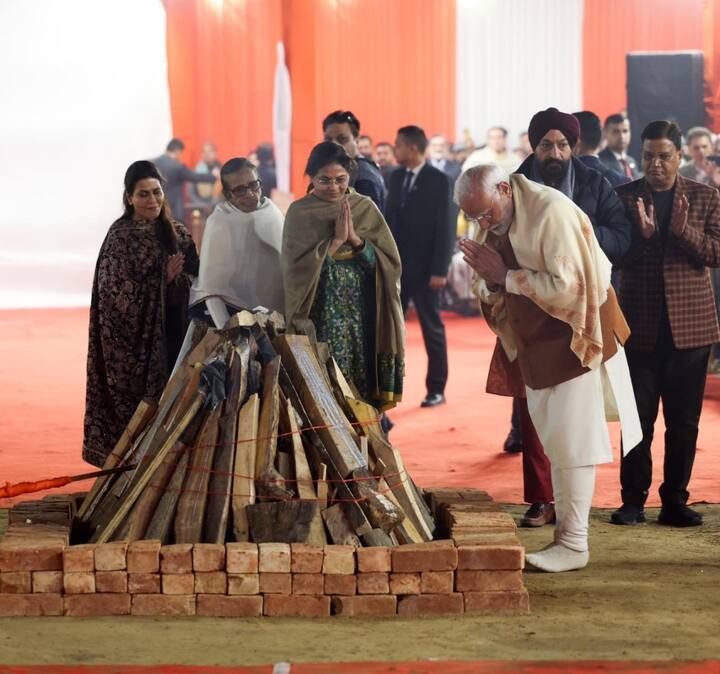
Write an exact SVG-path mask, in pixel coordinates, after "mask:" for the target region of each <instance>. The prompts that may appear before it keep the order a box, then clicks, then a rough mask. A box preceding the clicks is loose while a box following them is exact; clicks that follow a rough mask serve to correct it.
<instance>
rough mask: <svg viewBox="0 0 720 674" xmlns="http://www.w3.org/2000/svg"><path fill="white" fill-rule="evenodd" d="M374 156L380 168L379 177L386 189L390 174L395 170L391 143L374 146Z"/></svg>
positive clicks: (393, 149) (393, 151)
mask: <svg viewBox="0 0 720 674" xmlns="http://www.w3.org/2000/svg"><path fill="white" fill-rule="evenodd" d="M375 156H376V157H377V163H378V166H379V167H380V175H381V176H382V178H383V182H384V183H385V189H387V187H388V182H389V179H390V174H391V173H392V172H393V171H394V170H395V169H396V168H397V162H396V161H395V148H394V147H393V146H392V144H391V143H387V142H382V143H378V144H377V145H376V146H375Z"/></svg>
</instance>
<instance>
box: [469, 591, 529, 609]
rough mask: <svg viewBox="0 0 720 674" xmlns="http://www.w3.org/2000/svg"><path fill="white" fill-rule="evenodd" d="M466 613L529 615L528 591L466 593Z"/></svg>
mask: <svg viewBox="0 0 720 674" xmlns="http://www.w3.org/2000/svg"><path fill="white" fill-rule="evenodd" d="M464 595H465V612H466V613H501V612H508V613H529V612H530V598H529V596H528V593H527V590H518V591H506V592H465V593H464Z"/></svg>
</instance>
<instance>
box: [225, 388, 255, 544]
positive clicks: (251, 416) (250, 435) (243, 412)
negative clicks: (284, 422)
mask: <svg viewBox="0 0 720 674" xmlns="http://www.w3.org/2000/svg"><path fill="white" fill-rule="evenodd" d="M259 416H260V398H259V396H258V394H257V393H254V394H253V395H251V396H250V398H248V401H247V402H246V403H245V404H244V405H243V406H242V408H241V409H240V412H239V414H238V422H237V440H236V446H235V468H234V475H233V483H232V491H233V496H232V512H233V538H234V540H236V541H249V540H250V528H249V526H248V520H247V513H246V512H245V507H246V506H248V505H251V504H252V503H255V480H254V476H255V448H256V445H257V434H258V418H259Z"/></svg>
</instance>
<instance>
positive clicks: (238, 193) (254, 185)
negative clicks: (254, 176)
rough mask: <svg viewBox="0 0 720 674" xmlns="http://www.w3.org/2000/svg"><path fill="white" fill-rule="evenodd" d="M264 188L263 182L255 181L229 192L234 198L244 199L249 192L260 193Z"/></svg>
mask: <svg viewBox="0 0 720 674" xmlns="http://www.w3.org/2000/svg"><path fill="white" fill-rule="evenodd" d="M261 187H262V180H253V181H252V182H249V183H248V184H247V185H236V186H235V187H233V188H232V189H231V190H228V191H229V192H230V194H232V195H233V196H234V197H244V196H245V195H246V194H247V193H248V192H258V191H259V190H260V188H261Z"/></svg>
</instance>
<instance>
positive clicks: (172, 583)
mask: <svg viewBox="0 0 720 674" xmlns="http://www.w3.org/2000/svg"><path fill="white" fill-rule="evenodd" d="M162 591H163V594H195V574H194V573H163V574H162Z"/></svg>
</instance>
